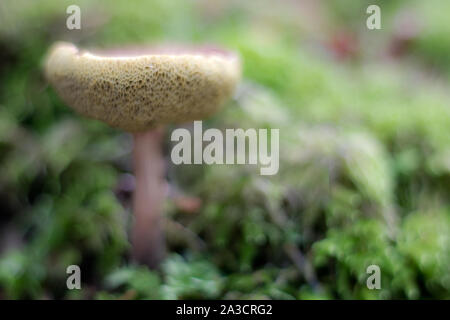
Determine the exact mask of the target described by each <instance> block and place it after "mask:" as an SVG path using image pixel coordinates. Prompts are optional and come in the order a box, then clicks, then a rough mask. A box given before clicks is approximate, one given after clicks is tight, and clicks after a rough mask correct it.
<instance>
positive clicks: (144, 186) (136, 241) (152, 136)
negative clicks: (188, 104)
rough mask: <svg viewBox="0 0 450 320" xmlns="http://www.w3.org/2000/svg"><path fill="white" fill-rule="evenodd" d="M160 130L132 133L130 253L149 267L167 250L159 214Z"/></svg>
mask: <svg viewBox="0 0 450 320" xmlns="http://www.w3.org/2000/svg"><path fill="white" fill-rule="evenodd" d="M163 131H164V130H163V128H162V127H159V128H153V129H150V130H147V131H145V132H142V133H135V134H134V135H133V138H134V147H133V161H134V163H133V164H134V173H135V177H136V188H135V191H134V196H133V207H134V223H133V227H132V231H131V241H132V246H133V249H132V256H133V259H134V260H136V261H137V262H139V263H143V264H146V265H148V266H149V267H151V268H156V267H158V265H159V263H160V262H161V260H162V259H163V258H164V255H165V250H166V248H165V239H164V234H163V217H162V207H163V203H164V198H165V196H166V189H167V183H166V181H165V178H164V157H163V154H162V146H161V144H162V139H163Z"/></svg>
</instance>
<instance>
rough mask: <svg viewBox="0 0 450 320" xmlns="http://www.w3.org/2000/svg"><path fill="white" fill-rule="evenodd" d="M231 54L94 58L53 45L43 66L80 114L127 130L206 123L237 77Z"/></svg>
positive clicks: (69, 46)
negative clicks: (196, 121) (204, 121)
mask: <svg viewBox="0 0 450 320" xmlns="http://www.w3.org/2000/svg"><path fill="white" fill-rule="evenodd" d="M240 73H241V69H240V63H239V59H238V58H237V57H236V56H235V55H231V54H229V55H225V54H194V53H187V54H172V55H171V54H155V55H152V54H151V55H134V56H129V57H126V56H124V57H113V56H111V57H105V56H96V55H93V54H90V53H88V52H80V51H79V50H78V49H77V48H76V47H75V46H74V45H72V44H70V43H57V44H55V45H54V46H53V47H52V48H51V49H50V52H49V54H48V56H47V60H46V62H45V74H46V77H47V79H48V81H49V82H50V83H51V84H52V86H53V87H54V88H55V89H56V91H57V92H58V94H59V95H60V96H61V98H62V99H63V100H64V102H65V103H67V104H68V105H69V106H71V107H72V108H74V109H75V110H76V111H78V112H79V113H81V114H83V115H85V116H87V117H90V118H94V119H98V120H101V121H104V122H106V123H108V124H109V125H111V126H113V127H119V128H122V129H124V130H126V131H130V132H135V131H142V130H145V129H147V128H149V127H152V126H154V125H157V124H165V123H176V122H185V121H191V120H200V119H204V118H206V117H208V116H210V115H212V114H214V113H215V112H216V111H218V110H219V109H220V108H221V106H222V105H223V103H224V102H225V100H227V99H228V98H230V96H231V95H232V93H233V91H234V88H235V86H236V84H237V82H238V81H239V79H240Z"/></svg>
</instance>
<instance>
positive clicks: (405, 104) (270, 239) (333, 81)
mask: <svg viewBox="0 0 450 320" xmlns="http://www.w3.org/2000/svg"><path fill="white" fill-rule="evenodd" d="M71 4H76V5H78V6H79V7H80V8H81V19H82V20H81V30H71V31H70V30H67V28H66V18H67V17H68V15H67V14H66V8H67V6H68V5H71ZM370 4H377V5H379V6H380V7H381V14H382V15H381V21H382V29H381V30H368V29H367V28H366V19H367V17H368V16H369V15H368V14H366V8H367V7H368V6H369V5H370ZM449 13H450V2H448V1H441V0H434V1H420V0H411V1H399V0H396V1H394V0H390V1H350V0H345V1H341V0H333V1H313V0H303V1H293V0H291V1H288V0H283V1H267V0H259V1H241V0H232V1H225V0H223V1H218V0H216V1H211V0H195V1H194V0H191V1H173V0H170V1H167V0H158V1H130V0H118V1H106V0H103V1H101V0H94V1H75V0H68V1H66V0H63V1H56V0H53V1H44V0H39V1H29V0H2V1H1V2H0V211H1V213H0V298H1V299H15V298H33V299H105V298H114V299H115V298H118V299H141V298H143V299H182V298H189V299H203V298H213V299H247V298H255V299H333V298H334V299H394V298H395V299H428V298H437V299H449V298H450V273H449V269H450V268H449V265H450V246H449V243H450V90H449V85H450V19H448V14H449ZM57 40H66V41H71V42H74V43H76V44H77V45H80V46H82V47H83V46H84V47H107V46H118V45H123V44H136V43H174V42H175V43H177V42H181V43H215V44H218V45H221V46H224V47H227V48H230V49H233V50H235V51H237V52H239V54H240V55H241V57H242V61H243V69H244V70H243V72H244V78H243V81H242V83H241V85H240V86H239V88H238V90H237V93H236V96H235V98H234V99H233V100H232V101H231V102H230V103H229V105H228V106H227V107H226V108H224V109H223V111H222V112H220V113H219V114H217V115H216V116H214V117H213V118H211V119H209V120H208V121H207V122H205V124H204V126H206V127H217V128H234V127H235V128H279V129H280V171H279V173H278V174H277V175H276V176H260V175H259V169H258V168H255V167H254V166H214V165H213V166H206V165H205V166H194V165H193V166H186V165H185V166H179V167H175V166H169V168H168V176H169V180H170V184H171V186H172V188H173V189H174V190H175V189H176V190H181V191H180V192H183V193H185V194H187V195H190V196H195V197H198V198H200V199H201V200H202V205H201V206H200V208H196V209H195V210H188V209H189V208H186V204H184V205H183V202H182V201H181V202H180V201H178V202H176V201H173V199H168V201H167V203H166V206H165V214H166V219H167V224H166V229H167V230H166V232H167V241H168V243H169V256H168V258H167V259H166V261H165V262H164V263H163V265H162V267H161V269H160V270H158V271H152V270H149V269H148V268H146V267H144V266H138V265H135V264H133V263H131V262H130V259H129V242H128V238H127V234H128V229H129V225H130V220H131V218H132V215H131V208H130V196H131V193H132V184H130V181H132V176H131V174H132V168H131V164H130V150H131V137H130V136H128V135H127V134H125V133H123V132H120V131H118V130H115V129H112V128H110V127H108V126H106V125H104V124H102V123H100V122H97V121H94V120H88V119H85V118H82V117H81V116H79V115H77V114H75V113H74V112H73V111H72V110H71V109H69V108H68V107H67V106H65V105H64V104H63V103H62V101H61V100H60V99H59V98H58V97H57V96H56V94H55V92H54V91H53V90H52V89H51V88H49V87H48V85H47V84H46V82H45V80H44V78H43V75H42V60H43V57H44V55H45V53H46V50H47V49H48V47H49V46H50V45H51V44H52V43H53V42H54V41H57ZM173 128H174V127H172V128H169V129H170V130H168V138H167V139H166V140H167V141H169V140H170V139H169V137H170V131H171V129H173ZM166 149H167V150H170V145H169V144H167V146H166ZM167 154H169V153H167ZM186 211H188V212H186ZM71 264H77V265H79V266H80V267H81V270H82V290H72V291H70V290H67V288H66V278H67V275H66V267H67V266H68V265H71ZM372 264H376V265H379V266H380V268H381V290H369V289H367V287H366V279H367V277H368V275H367V274H366V268H367V266H369V265H372Z"/></svg>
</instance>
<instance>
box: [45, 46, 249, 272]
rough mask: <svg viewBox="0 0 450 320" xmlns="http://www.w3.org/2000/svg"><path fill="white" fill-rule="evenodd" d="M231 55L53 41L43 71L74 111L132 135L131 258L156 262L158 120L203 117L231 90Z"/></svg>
mask: <svg viewBox="0 0 450 320" xmlns="http://www.w3.org/2000/svg"><path fill="white" fill-rule="evenodd" d="M240 71H241V70H240V62H239V58H238V57H237V56H236V55H235V54H233V53H230V52H227V51H224V50H218V49H215V48H209V47H205V48H124V49H120V50H109V51H91V52H88V51H83V50H79V49H78V48H77V47H76V46H74V45H73V44H70V43H65V42H59V43H56V44H55V45H53V47H52V48H51V49H50V51H49V53H48V55H47V58H46V61H45V75H46V78H47V79H48V81H49V82H50V84H51V85H52V86H53V87H54V88H55V89H56V91H57V93H58V94H59V95H60V97H61V98H62V100H63V101H64V102H65V103H66V104H67V105H69V106H70V107H72V108H73V109H75V110H76V111H77V112H79V113H80V114H82V115H84V116H86V117H89V118H94V119H97V120H100V121H103V122H106V123H107V124H109V125H111V126H113V127H117V128H120V129H123V130H125V131H127V132H130V133H132V135H133V139H134V145H133V166H134V173H135V177H136V187H135V191H134V196H133V211H134V223H133V226H132V230H131V242H132V256H133V258H134V259H135V260H136V261H138V262H140V263H144V264H147V265H149V266H151V267H157V266H158V264H159V262H160V261H161V260H162V259H163V257H164V254H165V240H164V234H163V231H162V213H161V211H162V205H163V201H164V198H165V194H166V183H165V179H164V158H163V154H162V150H161V149H162V147H161V143H162V139H163V126H164V125H165V124H169V123H181V122H187V121H192V120H200V119H204V118H206V117H208V116H210V115H212V114H214V113H215V112H217V111H218V110H220V108H221V106H222V105H223V103H224V102H225V100H227V99H228V98H229V97H230V96H231V95H232V93H233V91H234V88H235V86H236V83H237V82H238V80H239V78H240Z"/></svg>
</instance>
